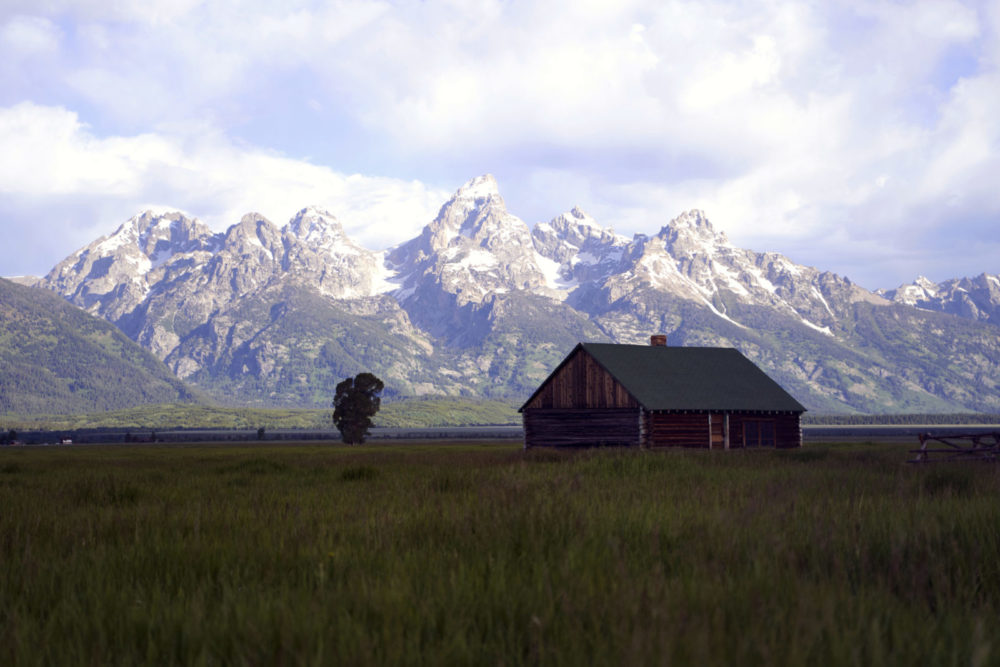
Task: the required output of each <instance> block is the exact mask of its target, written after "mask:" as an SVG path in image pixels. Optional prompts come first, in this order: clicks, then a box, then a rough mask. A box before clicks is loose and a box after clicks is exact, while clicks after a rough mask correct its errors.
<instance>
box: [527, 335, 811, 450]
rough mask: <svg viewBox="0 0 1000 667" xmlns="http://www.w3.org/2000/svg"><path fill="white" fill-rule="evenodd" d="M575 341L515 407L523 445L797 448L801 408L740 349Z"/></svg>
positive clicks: (656, 339)
mask: <svg viewBox="0 0 1000 667" xmlns="http://www.w3.org/2000/svg"><path fill="white" fill-rule="evenodd" d="M650 343H651V344H650V345H616V344H608V343H580V344H578V345H577V346H576V347H575V348H573V351H572V352H570V353H569V355H567V356H566V358H565V359H564V360H563V361H562V362H561V363H560V364H559V365H558V366H557V367H556V369H555V370H554V371H552V373H551V374H550V375H549V377H548V378H547V379H546V380H545V381H544V382H542V384H541V385H540V386H539V387H538V389H536V390H535V392H534V393H533V394H532V395H531V397H530V398H529V399H528V400H527V401H526V402H525V403H524V405H523V406H521V408H520V410H519V412H520V413H521V417H522V421H523V423H524V446H525V449H527V448H529V447H538V446H548V447H594V446H630V447H648V448H657V447H702V448H708V449H734V448H744V447H748V448H749V447H801V446H802V429H801V426H800V424H799V418H800V416H801V415H802V413H803V412H805V408H804V407H803V406H802V404H801V403H799V402H798V401H796V400H795V399H794V398H792V396H791V395H790V394H788V392H786V391H785V390H784V389H782V388H781V386H780V385H779V384H778V383H777V382H775V381H774V380H772V379H771V378H770V377H768V376H767V374H766V373H764V371H762V370H761V369H760V368H758V367H757V366H756V365H755V364H754V363H753V362H752V361H750V360H749V359H747V358H746V357H745V356H743V354H742V353H740V351H739V350H736V349H733V348H721V347H669V346H667V344H666V336H663V335H657V336H652V337H651V339H650Z"/></svg>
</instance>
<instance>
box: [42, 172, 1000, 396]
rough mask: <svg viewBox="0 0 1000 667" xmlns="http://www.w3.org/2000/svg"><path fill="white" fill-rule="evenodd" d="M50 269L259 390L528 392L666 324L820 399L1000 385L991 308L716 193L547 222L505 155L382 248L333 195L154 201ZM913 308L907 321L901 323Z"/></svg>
mask: <svg viewBox="0 0 1000 667" xmlns="http://www.w3.org/2000/svg"><path fill="white" fill-rule="evenodd" d="M987 282H989V281H987ZM40 284H41V285H42V286H44V287H46V288H48V289H50V290H53V291H56V292H58V293H60V294H62V295H63V296H64V297H65V298H66V299H68V300H70V301H71V302H73V303H76V304H78V305H80V306H82V307H84V308H86V309H88V310H89V311H90V312H92V313H94V314H96V315H99V316H100V317H103V318H105V319H107V320H109V321H111V322H113V323H115V324H116V325H118V326H119V327H120V328H121V329H122V330H123V331H125V332H126V333H127V334H128V335H129V336H130V337H132V338H133V339H134V340H136V341H137V342H139V343H140V344H141V345H143V346H144V347H146V348H147V349H149V350H151V351H153V352H154V353H155V354H156V355H157V356H158V357H160V358H161V359H163V360H164V361H165V362H166V363H167V365H168V366H169V367H170V368H171V369H172V370H173V371H174V372H175V373H176V374H177V375H178V377H181V378H187V379H191V380H192V381H194V382H195V383H196V384H197V385H198V386H201V387H203V388H204V389H205V390H206V391H209V392H210V393H213V395H215V396H225V397H229V398H230V399H231V397H232V395H233V392H243V394H244V395H245V396H246V397H247V400H249V401H251V402H256V403H259V404H269V403H272V404H295V403H296V402H298V401H306V402H310V401H311V402H313V403H314V404H315V403H318V402H320V401H321V399H322V398H323V397H324V396H325V392H328V391H329V390H330V389H331V386H330V384H329V383H330V382H332V381H333V378H332V376H333V375H335V374H337V373H343V374H349V373H352V372H357V371H360V370H375V371H377V372H381V373H383V374H384V375H385V377H387V378H388V379H389V380H390V383H391V385H392V386H394V387H395V388H396V391H398V392H399V393H401V394H406V395H457V396H479V397H487V398H498V397H504V398H509V397H515V396H518V395H520V394H521V393H524V392H525V391H528V392H530V390H531V389H533V387H534V386H535V385H536V384H537V383H538V382H539V381H541V379H543V378H544V377H545V375H547V373H548V371H549V370H551V368H552V367H553V366H554V365H555V364H556V363H558V361H559V360H560V359H561V357H562V355H563V354H565V352H566V351H567V350H568V349H570V348H571V347H572V345H574V344H575V343H576V342H578V341H579V340H596V341H614V342H632V343H634V342H640V341H642V340H645V339H646V337H647V336H648V335H649V334H650V333H660V332H666V333H667V334H668V335H669V336H670V338H671V341H672V342H673V343H682V344H683V343H686V342H687V343H689V344H695V343H697V344H713V345H731V346H734V347H737V348H739V349H741V350H743V351H744V352H745V353H747V354H748V355H749V356H750V357H751V358H752V359H754V361H756V362H757V363H759V364H761V365H762V366H763V367H764V368H765V370H767V371H768V372H769V373H772V374H773V375H774V376H775V377H776V379H778V380H779V381H780V382H782V383H783V384H785V385H786V387H788V388H792V389H794V390H795V391H797V392H799V394H801V396H802V398H801V399H800V400H803V402H805V403H806V404H807V405H810V406H811V407H814V408H818V409H822V410H829V411H848V412H849V411H870V410H895V411H900V410H914V411H934V410H938V411H952V410H968V409H981V408H987V409H994V408H995V407H997V406H1000V402H998V400H1000V399H994V398H991V396H995V395H996V392H995V391H994V390H995V389H996V382H995V381H993V380H990V379H989V378H990V377H991V376H990V375H989V373H990V372H992V373H993V375H992V377H997V375H998V374H997V373H995V371H996V370H1000V353H998V347H1000V345H998V342H997V339H998V336H997V333H998V332H1000V330H998V329H997V328H996V326H995V325H994V324H993V323H991V322H990V321H989V319H988V317H987V318H978V319H972V318H964V319H963V318H962V317H958V316H956V314H951V313H948V312H944V311H942V312H932V311H934V310H935V309H931V308H921V307H919V306H914V305H912V304H909V303H905V302H901V301H900V299H899V298H898V297H897V295H896V294H895V293H889V292H883V293H876V292H870V291H868V290H866V289H864V288H862V287H860V286H858V285H855V284H854V283H853V282H851V281H850V280H849V279H848V278H846V277H842V276H839V275H837V274H834V273H831V272H828V271H820V270H818V269H816V268H813V267H808V266H803V265H799V264H796V263H795V262H793V261H792V260H790V259H788V258H787V257H785V256H784V255H781V254H779V253H774V252H764V253H761V252H755V251H752V250H746V249H742V248H738V247H736V246H734V245H733V244H732V243H731V242H729V240H728V238H727V237H726V235H725V233H724V232H722V231H720V230H716V229H715V228H714V226H713V225H712V223H711V222H710V221H709V220H708V217H707V216H706V215H705V214H704V212H702V211H698V210H691V211H687V212H684V213H682V214H680V215H678V216H676V217H675V218H673V219H671V220H669V221H668V222H667V224H665V225H663V226H662V227H661V228H660V229H659V231H658V232H656V233H655V234H649V235H647V234H636V235H634V236H633V237H632V238H631V239H629V238H627V237H624V236H622V235H619V234H617V233H615V232H614V231H613V230H611V229H609V228H605V227H603V226H601V225H600V224H599V223H598V222H597V221H596V220H594V219H593V218H592V217H590V216H589V215H587V214H586V213H585V212H584V211H582V210H581V209H580V208H578V207H574V208H572V209H570V211H568V212H566V213H563V214H560V215H558V216H556V217H555V218H553V219H552V220H550V221H548V222H538V223H536V224H535V225H534V226H533V227H530V228H529V226H528V225H527V224H525V223H524V222H523V221H522V220H521V219H520V218H518V217H517V216H515V215H513V214H512V213H510V212H509V211H508V210H507V208H506V204H505V202H504V200H503V197H502V196H501V195H500V192H499V187H498V185H497V183H496V180H495V179H494V178H493V177H492V176H489V175H486V176H481V177H477V178H475V179H472V180H471V181H469V182H467V183H466V184H464V185H463V186H462V187H461V188H459V189H458V190H457V191H456V192H455V194H454V195H453V196H452V197H451V198H450V199H449V200H448V201H447V202H445V203H444V204H443V205H442V207H441V209H440V210H439V212H438V214H437V216H436V217H435V218H434V219H433V220H431V221H430V222H429V223H427V224H426V225H425V226H424V228H423V229H422V231H421V233H420V234H419V235H417V236H416V237H414V238H412V239H410V240H408V241H405V242H403V243H401V244H399V245H397V246H395V247H393V248H389V249H387V250H385V251H371V250H368V249H365V248H363V247H362V246H360V245H359V244H357V243H356V242H354V241H353V240H352V239H350V238H349V237H348V236H347V234H346V233H345V232H344V230H343V226H342V225H341V224H340V223H339V221H338V220H337V219H336V217H335V216H333V214H331V213H329V212H328V211H325V210H322V209H319V208H317V207H308V208H305V209H302V210H301V211H299V212H298V213H297V214H296V215H295V216H293V218H292V219H291V220H289V222H288V223H286V224H285V225H283V226H281V227H278V226H277V225H275V224H273V223H271V222H270V221H268V220H267V219H266V218H264V217H263V216H260V215H259V214H248V215H246V216H244V217H243V219H241V221H240V222H239V223H237V224H236V225H233V226H231V227H230V228H229V229H227V230H226V231H225V232H220V233H213V232H211V230H209V229H208V228H207V227H206V226H204V225H203V224H201V223H199V222H198V221H197V219H190V218H187V217H186V216H183V215H181V214H179V213H171V214H160V215H159V216H158V215H155V214H152V213H142V214H140V215H138V216H135V217H134V218H132V219H130V220H129V221H127V222H126V223H125V224H123V225H122V226H121V227H119V229H118V230H117V231H116V232H115V233H114V234H112V235H111V236H109V237H102V238H101V239H98V240H96V241H95V242H93V243H91V244H89V245H88V246H86V247H84V248H81V249H80V250H78V251H77V252H76V253H74V254H72V255H70V256H69V257H67V258H66V259H65V260H63V261H62V262H60V263H59V264H57V265H56V267H54V268H53V270H52V271H51V272H50V273H49V274H48V275H47V276H46V277H45V278H43V279H42V280H41V282H40ZM990 284H992V283H990ZM988 295H989V292H988V291H987V296H988ZM998 303H1000V300H998ZM984 306H985V302H984V303H983V304H981V306H977V311H976V312H978V313H983V312H985V310H984ZM303 308H305V309H311V310H312V312H313V313H314V315H315V316H304V315H303V314H302V313H300V312H299V310H300V309H303ZM970 312H971V311H970ZM942 318H943V319H942ZM286 320H294V321H296V322H298V324H297V325H296V326H297V327H298V328H296V327H293V326H291V325H290V324H289V323H288V321H286ZM904 320H905V321H906V322H907V323H908V326H909V327H911V329H906V328H904V329H899V328H898V327H897V325H896V324H895V323H898V322H900V321H904ZM351 327H359V328H360V330H364V331H366V332H367V333H366V334H365V337H364V340H353V339H352V334H351V333H349V330H350V329H351ZM883 330H892V331H895V332H896V333H895V335H896V336H897V338H896V339H893V338H891V337H886V336H885V335H884V333H881V332H883ZM935 332H936V333H935ZM941 336H947V337H948V338H949V339H950V341H951V342H952V346H951V347H948V346H947V345H944V346H942V341H941V340H937V339H935V337H937V338H940V337H941ZM347 339H352V340H353V342H352V343H351V344H350V345H348V346H345V345H342V344H341V343H342V341H343V340H347ZM956 346H957V348H956ZM962 346H965V347H964V348H963V347H962ZM324 351H325V352H324ZM324 354H325V356H324ZM289 369H294V370H289ZM354 369H356V370H354ZM990 392H993V393H992V394H991V393H990Z"/></svg>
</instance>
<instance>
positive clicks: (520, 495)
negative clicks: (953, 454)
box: [0, 441, 1000, 665]
mask: <svg viewBox="0 0 1000 667" xmlns="http://www.w3.org/2000/svg"><path fill="white" fill-rule="evenodd" d="M909 448H911V447H910V445H907V444H893V443H881V444H879V443H876V444H870V443H869V444H842V443H825V444H819V445H813V446H807V447H806V448H803V449H801V450H793V451H773V450H772V451H749V452H747V451H732V452H705V451H669V452H644V451H580V452H562V451H552V450H533V451H530V452H527V453H524V452H523V451H521V449H520V445H519V443H516V442H511V441H497V442H449V443H420V444H407V445H395V444H379V445H377V446H364V447H353V448H352V447H339V446H331V445H329V444H323V445H317V444H313V443H299V444H295V445H282V446H280V447H278V446H270V445H245V446H233V445H229V446H206V445H184V446H176V445H175V446H170V447H160V446H145V447H120V446H119V447H97V446H95V447H81V448H73V447H65V448H41V447H17V448H15V447H7V448H2V449H0V507H2V508H3V511H2V512H0V600H2V601H3V604H2V605H0V663H3V664H11V665H31V664H78V663H82V662H91V663H96V664H149V663H155V664H164V663H184V664H190V663H223V664H232V663H250V664H261V663H279V662H281V663H295V664H299V663H317V664H387V663H390V664H408V663H459V664H470V663H477V664H480V663H504V664H526V663H531V664H537V663H550V664H609V663H610V664H650V663H656V664H662V663H680V664H778V665H780V664H795V665H799V664H842V663H853V664H935V665H938V664H959V663H962V664H998V663H1000V645H998V643H997V642H996V640H995V637H994V635H995V630H996V628H997V627H1000V623H998V621H1000V568H997V567H996V563H997V561H998V556H1000V504H998V503H997V502H996V498H997V497H998V496H1000V467H998V466H995V465H983V464H964V465H940V466H913V465H908V464H906V463H905V461H906V459H907V458H908V453H907V450H908V449H909Z"/></svg>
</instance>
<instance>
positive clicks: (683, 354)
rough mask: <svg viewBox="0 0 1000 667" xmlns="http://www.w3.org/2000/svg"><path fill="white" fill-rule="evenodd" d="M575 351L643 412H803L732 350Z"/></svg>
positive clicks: (587, 347) (595, 347) (593, 346)
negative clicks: (589, 358) (618, 385)
mask: <svg viewBox="0 0 1000 667" xmlns="http://www.w3.org/2000/svg"><path fill="white" fill-rule="evenodd" d="M577 347H579V348H583V350H584V351H586V352H587V354H589V355H591V356H592V357H593V358H594V359H595V360H596V361H597V363H599V364H600V365H601V366H603V367H604V369H605V370H607V371H608V373H610V374H611V375H612V376H614V377H615V379H617V380H618V381H619V382H621V384H622V385H623V386H624V387H625V389H626V390H627V391H628V392H629V393H630V394H631V395H632V396H633V397H634V398H635V399H636V400H637V401H638V402H639V403H640V404H641V405H642V406H643V408H645V409H646V410H726V411H767V412H804V411H805V407H803V405H802V404H801V403H799V402H798V401H796V400H795V399H794V398H792V397H791V395H789V393H788V392H786V391H785V390H784V389H782V388H781V386H780V385H779V384H778V383H777V382H775V381H774V380H772V379H771V378H770V377H768V376H767V374H766V373H764V371H762V370H761V369H759V368H757V366H756V365H755V364H754V363H753V362H752V361H750V360H749V359H747V358H746V357H745V356H743V354H742V353H741V352H740V351H739V350H736V349H734V348H728V347H669V346H654V345H614V344H609V343H581V344H580V345H578V346H577ZM570 356H572V353H570ZM568 358H569V357H567V359H568ZM547 381H548V380H546V382H547Z"/></svg>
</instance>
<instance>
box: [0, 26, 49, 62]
mask: <svg viewBox="0 0 1000 667" xmlns="http://www.w3.org/2000/svg"><path fill="white" fill-rule="evenodd" d="M59 39H60V31H59V28H58V27H56V25H55V24H53V23H52V22H51V21H49V20H48V19H46V18H43V17H40V16H14V17H12V18H10V19H9V20H8V21H6V22H4V23H3V24H2V25H0V52H2V53H5V54H6V55H7V56H8V58H11V57H17V56H22V57H24V56H37V55H44V54H51V53H55V52H56V51H58V49H59Z"/></svg>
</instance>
